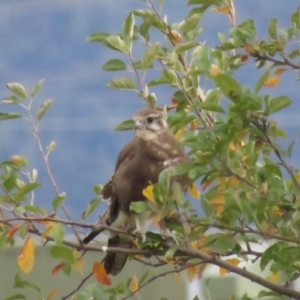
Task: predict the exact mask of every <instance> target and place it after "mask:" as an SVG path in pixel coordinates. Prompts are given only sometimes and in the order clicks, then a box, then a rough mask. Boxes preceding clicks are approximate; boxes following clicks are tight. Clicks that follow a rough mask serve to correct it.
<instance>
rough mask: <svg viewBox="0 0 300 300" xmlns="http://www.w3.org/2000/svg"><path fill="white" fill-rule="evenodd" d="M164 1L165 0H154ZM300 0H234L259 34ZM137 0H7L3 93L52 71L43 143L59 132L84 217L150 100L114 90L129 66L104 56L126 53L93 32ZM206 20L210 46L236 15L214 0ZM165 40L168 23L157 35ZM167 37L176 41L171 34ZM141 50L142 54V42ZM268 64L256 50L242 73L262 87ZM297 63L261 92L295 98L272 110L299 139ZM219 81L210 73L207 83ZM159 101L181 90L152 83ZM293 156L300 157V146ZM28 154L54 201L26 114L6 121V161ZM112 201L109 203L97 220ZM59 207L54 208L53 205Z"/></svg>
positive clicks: (0, 63) (60, 163)
mask: <svg viewBox="0 0 300 300" xmlns="http://www.w3.org/2000/svg"><path fill="white" fill-rule="evenodd" d="M153 1H154V3H156V0H153ZM186 3H187V1H183V0H166V3H165V5H164V7H163V14H167V15H168V22H169V23H170V24H172V23H179V22H181V21H182V20H183V19H184V18H185V16H186V14H187V12H188V11H189V9H191V7H187V5H186ZM298 4H299V2H298V1H296V0H289V1H235V6H236V21H237V24H239V23H240V22H241V21H243V20H244V19H245V18H248V17H249V18H252V19H254V20H255V25H256V28H257V34H258V37H259V38H264V37H266V36H267V28H268V21H269V19H270V18H278V19H279V22H278V25H279V28H283V27H287V26H290V25H291V23H290V15H291V14H292V13H293V12H294V11H295V10H296V7H297V5H298ZM145 6H146V4H145V3H143V2H142V1H138V0H127V1H117V2H116V1H109V0H101V1H100V0H89V1H85V0H51V1H45V0H9V1H6V0H0V40H1V46H0V99H3V98H4V97H5V96H7V95H9V94H10V92H9V90H7V89H6V88H5V85H6V84H7V83H9V82H19V83H21V84H23V85H24V86H25V87H26V88H27V89H28V90H29V91H30V90H31V88H32V87H33V86H34V84H35V83H36V82H37V81H38V80H40V79H42V78H45V83H44V86H43V88H42V89H41V91H40V92H39V93H38V95H37V96H36V98H35V100H34V106H33V111H36V110H37V109H38V107H39V106H40V105H41V104H42V103H43V102H44V101H45V100H46V99H48V98H52V99H54V103H53V105H52V107H51V108H50V110H49V111H48V112H47V114H46V115H45V116H44V117H43V119H42V121H41V123H40V135H41V139H42V142H43V145H44V146H47V145H49V143H50V142H51V141H53V140H54V141H56V143H57V148H56V149H55V151H54V152H53V153H51V156H50V165H51V168H52V170H53V174H54V177H55V179H56V182H57V184H58V187H59V190H60V192H67V198H66V202H65V203H66V207H67V209H68V210H69V212H70V214H71V216H72V218H73V219H75V220H78V221H79V220H80V215H81V212H82V211H83V209H84V208H85V207H86V206H87V204H88V203H89V201H90V200H91V199H92V198H93V197H94V196H95V195H94V194H93V192H92V186H93V185H94V184H96V183H102V184H104V183H105V182H106V180H108V179H109V177H110V176H111V175H112V173H113V170H114V164H115V160H116V157H117V154H118V152H119V150H120V149H121V147H122V146H123V145H124V144H125V143H126V142H127V141H129V140H130V138H131V137H132V132H113V131H112V128H113V127H114V126H115V125H117V124H118V123H120V122H121V121H123V120H125V119H129V118H130V117H131V116H132V114H133V112H134V111H135V110H137V109H139V108H141V107H143V106H144V105H145V104H144V102H143V101H142V100H141V99H140V98H138V97H137V96H136V95H135V93H133V92H129V91H118V90H111V89H109V88H107V87H106V83H107V82H109V81H110V80H111V79H113V78H114V77H117V76H122V75H124V73H121V72H120V73H119V74H118V73H117V72H105V71H102V70H101V66H102V65H103V64H104V63H105V62H106V61H107V60H109V59H111V58H116V57H119V58H124V60H126V59H125V56H123V55H122V54H120V53H117V52H114V51H112V50H110V49H108V48H105V47H104V46H103V45H101V44H99V43H89V42H86V37H87V36H88V35H89V34H90V33H92V32H95V31H104V32H108V33H118V32H120V31H121V30H122V23H123V20H124V18H125V17H126V15H127V12H128V11H129V10H132V9H138V8H144V7H145ZM200 25H201V26H203V28H204V30H203V33H202V34H201V36H200V41H202V42H204V41H205V42H206V44H208V45H209V46H211V47H214V46H216V45H218V44H219V40H218V35H217V34H218V32H223V33H225V34H226V35H227V32H228V30H229V28H230V24H229V20H228V18H227V16H225V15H224V14H221V13H216V12H212V11H211V10H209V12H208V13H207V14H205V16H204V17H203V19H202V20H201V23H200ZM156 37H157V39H160V41H161V40H162V38H161V35H160V34H159V33H154V39H152V41H153V40H154V41H155V39H156ZM165 43H167V42H166V41H165ZM135 56H136V57H135V59H136V60H137V59H139V53H138V51H137V52H136V53H135ZM263 71H264V70H260V71H257V70H255V67H254V64H253V62H252V61H251V60H249V61H248V62H247V63H246V65H245V66H244V67H243V68H241V70H239V71H238V72H237V74H236V77H237V78H238V80H239V82H240V83H241V84H242V85H246V86H250V87H253V86H255V83H256V81H257V79H258V77H259V75H260V74H261V73H262V72H263ZM296 76H297V74H296V72H294V71H289V72H285V73H283V74H282V76H281V82H280V83H279V84H278V86H277V87H275V88H271V89H270V88H264V89H263V90H262V91H261V92H262V93H270V94H272V95H274V96H279V95H282V94H284V95H287V96H289V97H290V98H291V99H292V100H293V103H292V105H291V106H290V107H289V108H288V109H286V110H285V111H284V113H278V114H274V116H273V118H274V119H275V120H276V121H278V123H279V124H280V125H281V126H283V128H284V129H286V130H287V132H288V134H289V139H293V138H295V137H296V135H297V130H299V125H300V121H299V116H298V115H299V108H300V106H299V101H298V97H297V96H298V94H299V91H298V89H299V84H298V82H296ZM210 86H211V82H205V81H203V82H201V87H202V88H203V89H204V90H207V89H208V88H209V87H210ZM150 91H151V92H155V93H156V94H157V97H158V102H159V104H165V103H168V102H169V99H170V95H171V94H172V92H173V90H172V89H168V88H166V87H165V86H162V87H160V86H159V87H154V88H151V89H150ZM0 111H2V112H5V111H22V109H21V108H20V107H12V106H7V105H4V104H1V105H0ZM297 152H299V144H298V143H296V146H295V149H294V157H293V158H291V160H290V163H292V164H293V165H294V166H295V165H298V166H299V160H298V158H297V157H296V156H297V155H296V153H297ZM14 154H22V155H25V156H27V157H28V158H29V169H30V170H32V169H34V168H35V169H37V170H38V171H39V175H38V181H40V182H43V186H42V187H41V188H39V189H38V191H37V192H36V205H43V206H45V205H46V207H48V208H49V209H50V207H51V201H52V199H53V198H54V197H55V191H54V189H53V187H52V186H51V184H50V181H49V179H48V177H47V175H46V171H45V167H44V165H43V163H42V160H41V156H40V153H39V151H38V147H37V143H36V141H35V140H34V138H33V135H32V133H31V131H30V126H29V124H28V123H26V121H25V120H22V119H20V120H9V121H4V122H1V123H0V161H3V160H7V159H10V157H11V155H14ZM104 207H105V206H103V205H102V206H101V208H100V209H99V210H97V212H95V214H94V215H93V216H91V217H90V219H89V220H95V218H96V215H97V214H99V213H100V212H101V209H103V208H104ZM50 211H51V210H50Z"/></svg>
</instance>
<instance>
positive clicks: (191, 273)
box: [188, 265, 197, 282]
mask: <svg viewBox="0 0 300 300" xmlns="http://www.w3.org/2000/svg"><path fill="white" fill-rule="evenodd" d="M196 273H197V270H196V267H195V266H194V265H191V266H189V267H188V281H189V282H192V281H193V279H194V277H195V274H196Z"/></svg>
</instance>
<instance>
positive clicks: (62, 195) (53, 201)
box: [52, 193, 66, 212]
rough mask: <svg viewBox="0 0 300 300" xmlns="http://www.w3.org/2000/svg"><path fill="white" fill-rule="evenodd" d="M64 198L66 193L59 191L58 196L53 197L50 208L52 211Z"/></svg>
mask: <svg viewBox="0 0 300 300" xmlns="http://www.w3.org/2000/svg"><path fill="white" fill-rule="evenodd" d="M65 198H66V193H61V194H60V195H59V196H57V197H55V198H54V199H53V200H52V208H53V211H54V212H55V211H56V210H57V208H58V206H59V205H60V204H61V203H62V202H63V201H64V200H65Z"/></svg>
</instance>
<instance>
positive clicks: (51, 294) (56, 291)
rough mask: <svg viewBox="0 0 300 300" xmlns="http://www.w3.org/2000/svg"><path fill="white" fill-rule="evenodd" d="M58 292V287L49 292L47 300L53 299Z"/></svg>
mask: <svg viewBox="0 0 300 300" xmlns="http://www.w3.org/2000/svg"><path fill="white" fill-rule="evenodd" d="M57 293H58V290H57V289H56V290H52V291H51V292H50V293H49V294H48V296H47V300H51V298H52V297H53V296H54V295H55V294H57Z"/></svg>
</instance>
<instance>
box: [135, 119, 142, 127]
mask: <svg viewBox="0 0 300 300" xmlns="http://www.w3.org/2000/svg"><path fill="white" fill-rule="evenodd" d="M143 125H144V124H143V122H142V121H141V120H135V129H139V128H142V127H143Z"/></svg>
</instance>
